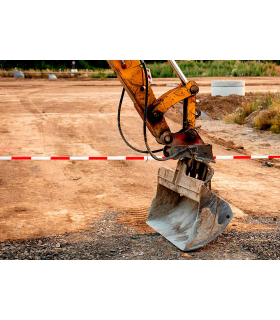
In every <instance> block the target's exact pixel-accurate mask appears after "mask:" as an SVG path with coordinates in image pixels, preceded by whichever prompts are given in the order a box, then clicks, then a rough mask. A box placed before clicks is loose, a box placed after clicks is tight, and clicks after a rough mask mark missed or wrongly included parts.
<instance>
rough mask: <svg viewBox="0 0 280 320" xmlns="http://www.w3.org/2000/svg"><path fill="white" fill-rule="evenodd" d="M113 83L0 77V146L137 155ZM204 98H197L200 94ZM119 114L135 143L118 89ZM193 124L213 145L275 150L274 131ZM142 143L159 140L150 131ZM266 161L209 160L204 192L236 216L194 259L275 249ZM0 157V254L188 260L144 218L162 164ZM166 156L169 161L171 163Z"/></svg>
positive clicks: (138, 134)
mask: <svg viewBox="0 0 280 320" xmlns="http://www.w3.org/2000/svg"><path fill="white" fill-rule="evenodd" d="M163 89H164V91H167V90H168V88H165V87H163V86H154V87H153V90H154V91H155V94H156V95H157V96H159V95H160V94H162V93H163ZM121 90H122V88H121V86H120V84H119V83H118V82H117V81H115V80H114V81H109V80H106V81H100V80H92V81H82V80H76V79H71V80H67V79H65V80H64V79H63V80H60V79H59V80H56V81H49V80H45V79H40V80H33V79H32V80H29V79H23V80H20V79H17V80H14V79H1V81H0V112H1V119H0V121H1V126H0V128H1V129H0V130H1V135H0V151H1V156H11V155H13V156H31V155H32V156H43V155H45V156H74V155H76V156H102V155H103V156H110V155H137V153H135V152H133V151H132V150H130V149H129V148H128V147H127V146H126V145H125V144H124V142H123V141H122V139H121V137H120V136H119V133H118V127H117V105H118V101H119V97H120V94H121ZM202 96H203V95H202V94H200V97H199V98H198V99H199V100H201V101H206V100H204V97H203V98H202ZM231 98H232V97H231ZM231 98H230V99H231ZM205 99H206V98H205ZM215 99H216V98H215ZM232 99H234V98H232ZM205 103H206V105H207V102H205ZM209 103H210V102H209ZM215 103H216V104H218V102H215ZM219 103H220V102H219ZM230 104H231V103H230V102H229V106H228V108H231V106H230ZM234 104H235V106H237V105H238V103H237V102H234ZM208 105H210V104H208ZM208 108H209V107H208ZM213 108H214V107H213ZM232 108H233V107H232ZM220 109H221V108H220ZM174 110H175V109H174ZM202 110H203V109H202ZM203 111H204V110H203ZM205 112H206V111H205ZM215 112H216V111H215ZM206 113H207V112H206ZM174 114H175V116H174ZM174 114H173V115H172V114H171V113H170V115H169V116H168V119H167V120H168V122H169V123H170V126H171V127H172V129H176V128H177V129H179V128H180V125H179V120H178V117H177V116H176V115H178V114H179V113H178V112H175V113H174ZM218 118H219V116H218V113H217V117H216V119H218ZM122 123H123V130H124V133H125V134H126V136H127V137H128V140H129V141H130V142H131V143H133V144H134V145H135V146H136V147H138V148H143V137H142V121H141V119H140V117H139V115H138V114H137V112H136V111H135V109H134V107H133V105H132V103H131V101H130V99H129V97H128V96H126V97H125V98H124V103H123V114H122ZM197 125H198V126H201V127H200V134H201V136H202V137H203V139H204V141H205V142H208V143H211V144H213V150H214V154H215V155H227V154H228V155H232V154H233V152H234V153H235V154H236V153H237V154H238V153H241V154H242V153H245V154H247V153H248V154H250V153H252V152H253V153H255V154H257V153H264V154H268V152H269V153H270V154H271V153H272V154H273V153H274V154H279V152H280V142H279V135H276V134H272V133H267V132H264V133H260V132H257V131H256V130H252V129H250V130H251V131H246V130H249V129H248V127H242V126H238V125H233V124H225V123H224V122H223V121H218V120H216V121H204V120H202V121H198V122H197ZM149 141H150V144H151V146H152V147H157V145H156V143H155V142H154V140H153V138H152V137H151V136H149ZM240 144H242V145H240ZM264 164H265V161H255V160H237V161H233V160H218V161H217V163H216V164H214V165H213V168H214V169H215V175H214V178H213V184H212V186H213V191H214V192H215V193H217V194H218V195H219V196H221V197H222V198H224V199H225V200H226V201H228V202H229V203H230V204H232V205H234V206H236V207H237V208H239V209H241V210H242V211H243V212H244V213H245V214H243V216H242V215H241V216H239V217H238V218H237V217H236V218H234V219H233V221H232V223H231V224H230V226H229V227H228V228H227V229H226V230H225V232H224V233H223V234H222V235H221V236H219V237H218V238H217V239H216V240H215V241H213V242H212V243H211V244H209V245H207V246H206V247H204V248H202V249H200V250H198V251H195V252H193V253H191V258H192V259H279V218H280V211H279V208H280V197H279V182H278V181H279V179H278V176H279V172H280V171H279V168H278V166H277V165H278V162H277V161H274V162H272V165H273V166H271V167H267V166H264ZM0 165H1V171H0V194H1V200H0V201H1V207H0V240H1V241H2V243H1V244H0V259H186V257H184V256H181V255H182V252H181V251H179V250H178V249H176V248H175V247H174V246H173V245H171V244H170V243H169V242H168V241H167V240H165V239H164V238H163V237H161V236H160V235H158V234H157V233H155V232H154V231H153V229H151V228H149V227H148V226H147V225H146V224H145V220H146V217H147V214H148V210H149V207H150V204H151V201H152V199H153V197H154V195H155V192H156V185H157V171H158V168H159V167H160V166H162V163H158V162H156V161H148V162H144V161H92V162H90V161H18V162H16V161H1V163H0ZM164 165H166V166H168V167H172V168H174V167H175V166H176V162H175V161H168V162H167V163H165V164H164ZM58 244H59V245H58Z"/></svg>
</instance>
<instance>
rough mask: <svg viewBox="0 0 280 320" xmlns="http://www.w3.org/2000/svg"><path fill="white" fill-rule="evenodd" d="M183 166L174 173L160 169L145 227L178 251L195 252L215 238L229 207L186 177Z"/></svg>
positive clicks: (226, 221)
mask: <svg viewBox="0 0 280 320" xmlns="http://www.w3.org/2000/svg"><path fill="white" fill-rule="evenodd" d="M186 170H187V167H186V164H185V162H183V161H179V164H178V166H177V169H176V170H172V169H168V168H164V167H162V168H160V169H159V173H158V188H157V194H156V197H155V198H154V200H153V202H152V205H151V208H150V211H149V215H148V219H147V224H148V225H149V226H150V227H152V228H153V229H154V230H156V231H157V232H158V233H160V234H161V235H162V236H164V237H165V238H166V239H167V240H169V241H170V242H171V243H173V244H174V245H175V246H176V247H178V248H179V249H181V250H182V251H191V250H194V249H198V248H200V247H202V246H204V245H206V244H207V243H209V242H210V241H212V240H213V239H215V238H216V237H217V236H218V235H219V234H220V233H221V232H222V231H223V230H224V229H225V228H226V226H227V225H228V224H229V222H230V221H231V219H232V217H233V213H232V210H231V208H230V205H229V204H228V203H227V202H226V201H224V200H223V199H221V198H220V197H218V196H217V195H215V194H214V193H212V192H211V191H210V190H209V189H208V188H207V187H206V183H205V182H204V181H202V180H198V179H195V178H192V177H189V176H187V175H186Z"/></svg>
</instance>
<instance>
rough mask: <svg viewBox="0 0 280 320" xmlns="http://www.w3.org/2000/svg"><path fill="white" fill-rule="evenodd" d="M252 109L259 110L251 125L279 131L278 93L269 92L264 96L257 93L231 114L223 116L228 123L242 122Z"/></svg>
mask: <svg viewBox="0 0 280 320" xmlns="http://www.w3.org/2000/svg"><path fill="white" fill-rule="evenodd" d="M254 111H259V112H258V114H257V115H256V116H255V118H254V121H253V126H254V128H256V129H259V130H270V131H272V132H274V133H280V93H279V92H278V93H277V94H276V95H275V97H273V96H272V95H271V94H270V93H268V94H266V95H265V96H261V95H260V94H257V95H256V96H255V97H254V98H253V99H252V100H251V101H247V102H245V103H244V104H243V105H242V106H241V107H240V108H238V109H237V110H236V111H235V112H234V113H233V114H229V115H227V116H225V117H224V120H225V121H226V122H228V123H237V124H241V125H242V124H244V121H245V119H246V118H247V117H248V116H249V115H250V114H252V113H253V112H254Z"/></svg>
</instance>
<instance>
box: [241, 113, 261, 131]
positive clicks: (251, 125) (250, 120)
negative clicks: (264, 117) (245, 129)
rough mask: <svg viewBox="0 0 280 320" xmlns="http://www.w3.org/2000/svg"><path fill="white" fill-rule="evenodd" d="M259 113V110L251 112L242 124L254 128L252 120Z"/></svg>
mask: <svg viewBox="0 0 280 320" xmlns="http://www.w3.org/2000/svg"><path fill="white" fill-rule="evenodd" d="M259 113H260V111H259V110H257V111H254V112H252V113H251V114H250V115H249V116H248V117H246V118H245V120H244V124H246V125H247V126H249V127H254V119H255V118H256V116H257V115H258V114H259Z"/></svg>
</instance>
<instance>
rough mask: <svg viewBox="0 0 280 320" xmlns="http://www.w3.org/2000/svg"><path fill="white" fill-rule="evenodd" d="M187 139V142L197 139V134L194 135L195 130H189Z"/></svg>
mask: <svg viewBox="0 0 280 320" xmlns="http://www.w3.org/2000/svg"><path fill="white" fill-rule="evenodd" d="M187 139H188V140H189V141H192V142H193V141H195V140H196V139H197V133H196V131H195V130H189V131H188V132H187Z"/></svg>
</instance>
